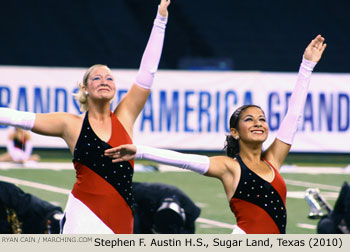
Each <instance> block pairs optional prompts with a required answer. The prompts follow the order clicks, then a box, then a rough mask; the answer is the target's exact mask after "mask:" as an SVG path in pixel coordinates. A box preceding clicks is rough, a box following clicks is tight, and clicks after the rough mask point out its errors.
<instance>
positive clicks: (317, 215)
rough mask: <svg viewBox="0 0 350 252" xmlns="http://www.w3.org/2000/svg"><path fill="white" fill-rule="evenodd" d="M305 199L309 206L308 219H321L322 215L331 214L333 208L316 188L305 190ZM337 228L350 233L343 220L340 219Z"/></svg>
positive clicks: (344, 232)
mask: <svg viewBox="0 0 350 252" xmlns="http://www.w3.org/2000/svg"><path fill="white" fill-rule="evenodd" d="M305 200H306V201H307V203H308V204H309V206H310V212H309V215H308V217H309V218H310V219H321V218H322V217H323V216H331V213H332V211H333V210H334V209H333V208H332V207H331V206H330V205H329V204H328V202H327V201H326V199H325V198H323V197H322V195H321V194H320V190H319V189H318V188H308V189H307V190H306V192H305ZM337 228H338V229H339V230H340V232H341V233H343V234H350V230H349V228H348V227H347V226H346V223H345V220H344V219H341V220H340V222H339V224H338V225H337Z"/></svg>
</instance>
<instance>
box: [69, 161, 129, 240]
mask: <svg viewBox="0 0 350 252" xmlns="http://www.w3.org/2000/svg"><path fill="white" fill-rule="evenodd" d="M74 165H75V168H76V171H77V182H76V183H75V185H74V187H73V190H72V194H73V195H74V196H75V197H76V198H77V199H79V200H80V201H82V202H83V203H84V204H85V205H86V206H87V207H88V208H89V209H90V210H91V211H92V212H94V213H95V214H96V215H97V216H98V217H99V218H100V219H101V220H102V221H103V222H104V223H105V224H106V225H107V226H108V227H109V228H110V229H112V230H113V232H114V233H116V234H132V233H133V215H132V211H131V209H130V207H129V206H128V204H127V203H126V202H125V200H124V199H123V197H121V196H120V194H119V193H118V192H117V191H116V190H115V188H113V186H111V185H110V184H109V183H108V182H107V181H105V180H104V179H103V178H101V176H99V175H98V174H96V173H95V172H93V171H92V170H91V169H89V168H88V167H86V166H84V165H82V164H79V163H75V164H74ZM92 188H93V190H91V189H92Z"/></svg>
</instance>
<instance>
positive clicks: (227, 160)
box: [210, 155, 239, 169]
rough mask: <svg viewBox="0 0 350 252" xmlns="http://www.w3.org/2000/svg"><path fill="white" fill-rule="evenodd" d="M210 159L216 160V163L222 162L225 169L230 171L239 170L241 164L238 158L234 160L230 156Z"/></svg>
mask: <svg viewBox="0 0 350 252" xmlns="http://www.w3.org/2000/svg"><path fill="white" fill-rule="evenodd" d="M210 159H212V160H215V162H220V163H222V164H224V165H225V167H227V168H229V169H236V168H239V162H238V160H237V158H232V157H228V156H224V155H222V156H214V157H211V158H210Z"/></svg>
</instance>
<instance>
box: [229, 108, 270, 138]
mask: <svg viewBox="0 0 350 252" xmlns="http://www.w3.org/2000/svg"><path fill="white" fill-rule="evenodd" d="M268 133H269V126H268V124H267V123H266V118H265V114H264V112H263V111H262V110H261V109H260V108H257V107H249V108H247V109H245V110H244V111H243V112H242V113H241V115H240V118H239V121H238V130H236V134H237V135H238V137H239V139H241V140H242V141H247V142H264V141H265V140H266V138H267V136H268Z"/></svg>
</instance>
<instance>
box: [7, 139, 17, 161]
mask: <svg viewBox="0 0 350 252" xmlns="http://www.w3.org/2000/svg"><path fill="white" fill-rule="evenodd" d="M6 148H7V152H8V153H9V154H10V156H11V158H12V159H14V156H15V144H14V142H13V140H8V141H7V145H6Z"/></svg>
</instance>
